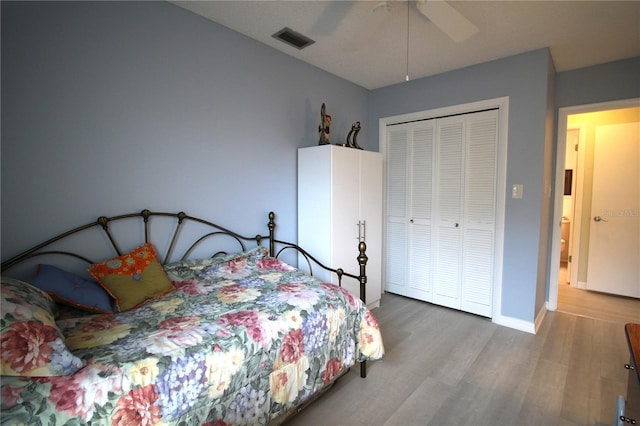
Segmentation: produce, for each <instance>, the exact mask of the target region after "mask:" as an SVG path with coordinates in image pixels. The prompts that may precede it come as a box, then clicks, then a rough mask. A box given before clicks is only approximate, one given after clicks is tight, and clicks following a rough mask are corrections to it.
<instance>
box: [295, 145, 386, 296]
mask: <svg viewBox="0 0 640 426" xmlns="http://www.w3.org/2000/svg"><path fill="white" fill-rule="evenodd" d="M382 174H383V168H382V154H380V153H379V152H371V151H363V150H360V149H355V148H346V147H342V146H337V145H319V146H314V147H308V148H300V149H298V244H299V245H300V246H302V247H304V248H305V249H307V250H309V252H311V253H313V255H314V256H316V257H317V259H318V260H320V261H321V262H322V263H324V264H325V265H328V266H331V267H333V268H342V269H344V271H345V272H348V273H351V274H354V275H357V274H358V273H359V271H360V269H359V265H358V260H357V257H358V243H359V242H360V241H364V242H365V243H366V244H367V251H366V254H367V257H368V261H367V265H366V272H367V285H366V303H367V306H369V307H376V306H379V305H380V297H381V293H382V217H383V213H382V205H383V195H382V193H383V177H382ZM302 262H303V261H302ZM302 262H299V266H300V267H304V264H303V263H302ZM313 273H314V275H315V276H317V277H318V278H320V279H323V280H331V279H333V280H334V281H333V282H334V284H337V279H336V278H335V275H333V274H329V273H327V272H326V271H315V270H314V271H313ZM332 275H333V276H332ZM342 286H343V287H344V288H346V289H347V290H349V292H351V293H352V294H353V295H355V296H356V297H357V296H358V295H359V294H360V285H359V283H358V282H357V281H356V280H353V279H351V278H343V280H342Z"/></svg>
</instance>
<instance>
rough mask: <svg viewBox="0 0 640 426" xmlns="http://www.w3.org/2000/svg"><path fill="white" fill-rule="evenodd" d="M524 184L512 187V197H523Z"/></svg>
mask: <svg viewBox="0 0 640 426" xmlns="http://www.w3.org/2000/svg"><path fill="white" fill-rule="evenodd" d="M523 191H524V186H523V185H522V184H514V185H513V186H512V187H511V198H522V193H523Z"/></svg>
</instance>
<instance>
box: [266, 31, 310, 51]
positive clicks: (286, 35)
mask: <svg viewBox="0 0 640 426" xmlns="http://www.w3.org/2000/svg"><path fill="white" fill-rule="evenodd" d="M273 37H274V38H276V39H278V40H280V41H282V42H285V43H287V44H288V45H290V46H293V47H295V48H296V49H304V48H305V47H307V46H311V45H312V44H313V43H315V41H313V40H311V39H310V38H309V37H307V36H304V35H302V34H300V33H297V32H295V31H293V30H292V29H291V28H283V29H281V30H280V31H278V32H277V33H275V34H274V35H273Z"/></svg>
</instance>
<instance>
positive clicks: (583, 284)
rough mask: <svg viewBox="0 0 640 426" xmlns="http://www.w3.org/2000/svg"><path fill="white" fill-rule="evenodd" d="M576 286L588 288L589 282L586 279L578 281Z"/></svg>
mask: <svg viewBox="0 0 640 426" xmlns="http://www.w3.org/2000/svg"><path fill="white" fill-rule="evenodd" d="M576 288H583V289H585V288H587V283H586V282H585V281H576Z"/></svg>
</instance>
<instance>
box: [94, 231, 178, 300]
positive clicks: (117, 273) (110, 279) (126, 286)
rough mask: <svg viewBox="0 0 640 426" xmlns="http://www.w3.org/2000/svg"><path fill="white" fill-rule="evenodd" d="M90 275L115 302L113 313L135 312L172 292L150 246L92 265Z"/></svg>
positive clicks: (172, 287) (172, 288)
mask: <svg viewBox="0 0 640 426" xmlns="http://www.w3.org/2000/svg"><path fill="white" fill-rule="evenodd" d="M89 273H90V274H91V275H93V276H94V277H95V279H96V280H98V283H100V285H101V286H102V287H103V288H104V289H105V290H107V292H108V293H109V294H110V295H111V296H112V297H113V298H114V299H115V310H116V312H124V311H128V310H129V309H133V308H137V307H138V306H141V305H143V304H145V303H146V302H148V301H150V300H153V299H155V298H157V297H160V296H164V295H165V294H168V293H170V292H172V291H173V290H175V287H174V286H173V283H172V282H171V281H169V278H167V274H165V272H164V269H162V265H160V262H158V256H157V254H156V250H155V249H154V248H153V245H152V244H151V243H145V244H143V245H141V246H140V247H137V248H135V249H133V250H131V251H130V252H129V253H127V254H125V255H122V256H118V257H115V258H113V259H110V260H107V261H105V262H102V263H96V264H95V265H91V266H89Z"/></svg>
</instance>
